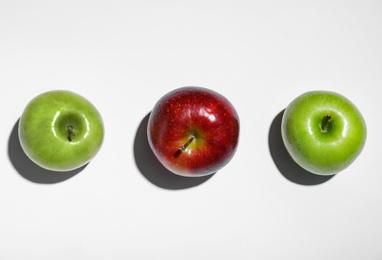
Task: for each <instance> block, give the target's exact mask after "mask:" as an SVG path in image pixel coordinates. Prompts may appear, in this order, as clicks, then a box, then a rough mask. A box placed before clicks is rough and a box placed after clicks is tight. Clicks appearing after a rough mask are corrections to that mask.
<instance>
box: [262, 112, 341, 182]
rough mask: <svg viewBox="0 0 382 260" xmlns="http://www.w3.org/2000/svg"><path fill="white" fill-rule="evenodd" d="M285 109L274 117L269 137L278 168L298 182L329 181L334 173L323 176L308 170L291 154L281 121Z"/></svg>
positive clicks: (273, 157)
mask: <svg viewBox="0 0 382 260" xmlns="http://www.w3.org/2000/svg"><path fill="white" fill-rule="evenodd" d="M284 111H285V109H284V110H283V111H281V112H280V113H279V114H278V115H277V116H276V117H275V118H274V119H273V121H272V124H271V127H270V130H269V137H268V145H269V150H270V153H271V156H272V159H273V161H274V163H275V164H276V167H277V169H278V170H279V171H280V173H281V174H282V175H283V176H284V177H285V178H286V179H288V180H289V181H291V182H294V183H297V184H301V185H318V184H321V183H324V182H327V181H328V180H330V179H331V178H333V176H334V175H329V176H323V175H317V174H313V173H311V172H309V171H306V170H305V169H303V168H301V167H300V166H299V165H298V164H297V163H295V162H294V161H293V159H292V157H291V156H290V155H289V153H288V151H287V149H286V148H285V145H284V142H283V140H282V136H281V121H282V118H283V114H284Z"/></svg>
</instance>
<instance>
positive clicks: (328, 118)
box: [322, 114, 332, 132]
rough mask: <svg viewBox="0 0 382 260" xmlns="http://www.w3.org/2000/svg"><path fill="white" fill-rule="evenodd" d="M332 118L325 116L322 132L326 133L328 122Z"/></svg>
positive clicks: (328, 115)
mask: <svg viewBox="0 0 382 260" xmlns="http://www.w3.org/2000/svg"><path fill="white" fill-rule="evenodd" d="M331 118H332V116H331V115H330V114H327V115H326V121H325V123H324V124H323V125H322V131H324V132H326V131H327V130H328V126H329V121H330V119H331Z"/></svg>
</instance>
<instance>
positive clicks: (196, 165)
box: [147, 87, 239, 177]
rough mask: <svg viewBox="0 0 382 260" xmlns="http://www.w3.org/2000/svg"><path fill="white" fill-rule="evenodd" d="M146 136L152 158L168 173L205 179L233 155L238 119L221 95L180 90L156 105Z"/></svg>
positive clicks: (199, 90) (191, 88)
mask: <svg viewBox="0 0 382 260" xmlns="http://www.w3.org/2000/svg"><path fill="white" fill-rule="evenodd" d="M147 135H148V140H149V144H150V147H151V149H152V150H153V152H154V154H155V156H156V157H157V158H158V160H159V161H160V162H161V163H162V164H163V165H164V166H165V167H166V168H167V169H168V170H169V171H171V172H173V173H175V174H178V175H182V176H187V177H198V176H205V175H209V174H212V173H215V172H216V171H218V170H219V169H221V168H222V167H224V166H225V165H226V164H227V163H228V162H229V161H230V160H231V158H232V157H233V155H234V154H235V151H236V148H237V144H238V139H239V117H238V115H237V113H236V110H235V108H234V107H233V106H232V104H231V103H230V102H229V101H228V100H227V99H226V98H225V97H223V96H222V95H221V94H219V93H217V92H215V91H212V90H210V89H206V88H200V87H183V88H179V89H176V90H173V91H172V92H170V93H168V94H166V95H165V96H163V97H162V98H161V99H160V100H159V101H158V102H157V103H156V105H155V106H154V109H153V110H152V111H151V115H150V118H149V122H148V127H147Z"/></svg>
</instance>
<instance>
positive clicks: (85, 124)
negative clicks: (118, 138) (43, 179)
mask: <svg viewBox="0 0 382 260" xmlns="http://www.w3.org/2000/svg"><path fill="white" fill-rule="evenodd" d="M103 134H104V127H103V122H102V118H101V115H100V113H99V112H98V111H97V109H96V108H95V107H94V106H93V105H92V104H91V103H90V102H89V101H88V100H87V99H85V98H84V97H82V96H80V95H78V94H76V93H73V92H70V91H65V90H55V91H49V92H45V93H43V94H41V95H39V96H37V97H35V98H34V99H32V100H31V101H30V102H29V104H28V105H27V106H26V108H25V109H24V112H23V114H22V116H21V118H20V123H19V138H20V144H21V147H22V148H23V150H24V152H25V153H26V155H27V156H28V157H29V158H30V159H31V160H32V161H33V162H34V163H36V164H37V165H39V166H40V167H42V168H44V169H47V170H52V171H70V170H74V169H76V168H79V167H81V166H83V165H85V164H87V163H88V162H89V161H90V160H91V159H92V158H93V157H94V156H95V155H96V154H97V152H98V151H99V149H100V148H101V145H102V141H103Z"/></svg>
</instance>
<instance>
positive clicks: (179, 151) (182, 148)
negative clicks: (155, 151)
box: [174, 136, 195, 158]
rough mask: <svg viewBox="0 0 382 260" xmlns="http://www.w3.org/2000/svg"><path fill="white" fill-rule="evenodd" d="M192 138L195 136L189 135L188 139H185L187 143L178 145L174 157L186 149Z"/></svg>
mask: <svg viewBox="0 0 382 260" xmlns="http://www.w3.org/2000/svg"><path fill="white" fill-rule="evenodd" d="M194 139H195V136H191V137H190V139H189V140H188V141H187V143H185V144H184V145H182V146H181V147H179V149H178V150H177V151H176V152H175V153H174V157H175V158H178V157H179V156H180V155H181V154H182V152H184V151H185V150H186V149H187V147H188V146H189V145H190V143H192V141H193V140H194Z"/></svg>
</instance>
